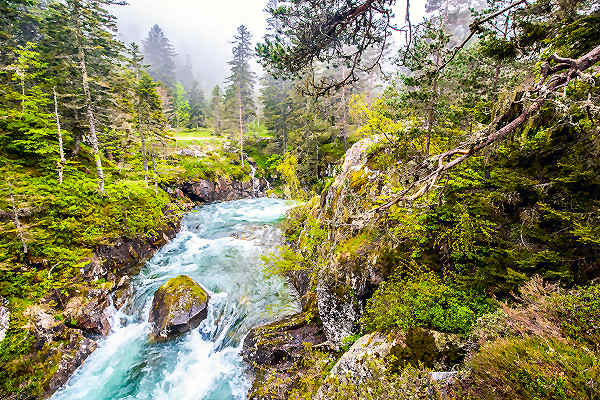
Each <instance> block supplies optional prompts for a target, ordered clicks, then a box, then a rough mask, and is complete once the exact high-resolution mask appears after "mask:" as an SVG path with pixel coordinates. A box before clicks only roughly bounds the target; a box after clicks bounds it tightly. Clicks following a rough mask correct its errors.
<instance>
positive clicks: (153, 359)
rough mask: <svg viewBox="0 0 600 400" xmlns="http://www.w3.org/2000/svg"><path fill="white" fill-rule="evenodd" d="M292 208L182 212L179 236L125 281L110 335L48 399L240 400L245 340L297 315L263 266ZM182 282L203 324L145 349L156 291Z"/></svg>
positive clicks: (224, 206) (275, 204) (246, 382)
mask: <svg viewBox="0 0 600 400" xmlns="http://www.w3.org/2000/svg"><path fill="white" fill-rule="evenodd" d="M292 206H293V204H292V203H290V202H286V201H283V200H276V199H268V198H260V199H248V200H238V201H231V202H225V203H218V204H211V205H206V206H202V207H199V208H198V209H196V210H194V211H192V212H190V213H188V214H187V215H186V216H185V217H184V218H183V221H182V228H181V231H180V232H179V233H178V234H177V236H176V237H175V238H174V239H173V240H171V241H170V242H169V243H168V244H167V245H165V246H164V247H163V248H162V249H161V250H160V251H158V252H157V253H156V254H155V255H154V257H153V258H152V259H151V260H149V261H148V262H147V264H146V265H145V267H144V268H143V269H142V271H141V273H140V274H139V275H138V276H136V277H135V278H133V279H132V285H133V288H134V294H133V296H132V299H131V301H130V303H129V304H128V305H127V306H126V307H124V308H123V309H122V310H120V311H115V312H114V314H113V317H112V326H113V328H112V331H111V333H110V334H109V336H107V337H106V338H104V339H101V340H100V341H99V345H98V348H97V349H96V351H94V353H92V355H90V356H89V357H88V359H87V360H86V361H85V362H84V364H83V365H82V366H81V367H80V368H79V369H78V370H77V371H76V373H75V374H74V375H73V376H72V377H71V379H70V380H69V382H68V383H67V384H66V385H65V387H63V388H62V389H61V390H60V391H58V392H56V393H55V394H54V396H53V397H52V399H54V400H74V399H86V400H109V399H110V400H115V399H157V400H158V399H172V400H187V399H189V400H192V399H194V400H200V399H202V400H217V399H218V400H221V399H223V400H224V399H245V398H246V393H247V391H248V389H249V387H250V384H251V381H250V378H249V376H248V368H247V365H245V364H244V362H243V361H242V359H241V356H240V350H241V343H242V340H243V338H244V336H245V335H246V333H247V332H248V330H249V329H250V328H251V327H252V326H255V325H257V324H260V323H264V322H267V321H270V320H273V319H275V318H278V317H281V316H284V315H287V314H290V313H292V312H295V311H297V310H298V307H299V305H298V303H297V302H296V300H295V299H294V296H293V295H292V293H291V291H290V290H289V288H288V287H287V285H286V283H285V282H284V280H283V279H281V278H278V277H271V278H269V279H266V278H265V276H264V274H263V273H262V267H261V265H262V262H261V260H260V255H261V254H265V253H267V252H269V251H271V250H272V249H274V247H275V246H276V245H277V244H278V243H279V241H280V238H281V235H280V231H279V229H278V228H277V224H276V223H277V222H278V221H280V220H281V219H282V218H283V216H284V213H285V211H286V210H288V209H289V208H291V207H292ZM180 274H185V275H188V276H189V277H191V278H192V279H194V280H195V281H196V282H198V283H200V284H201V285H202V286H203V287H204V288H205V289H207V290H208V292H209V294H210V296H211V299H210V301H209V311H208V317H207V318H206V320H204V321H203V322H202V323H201V324H200V326H199V327H198V328H197V329H194V330H192V331H190V332H188V333H187V334H185V335H183V336H180V337H178V338H176V339H173V340H170V341H168V342H165V343H159V344H150V343H149V342H148V333H149V331H150V326H149V324H148V323H147V319H148V312H149V309H150V305H151V303H152V297H153V295H154V292H155V291H156V289H157V288H158V287H159V286H161V285H162V284H163V283H165V282H166V281H167V280H169V279H170V278H173V277H176V276H178V275H180Z"/></svg>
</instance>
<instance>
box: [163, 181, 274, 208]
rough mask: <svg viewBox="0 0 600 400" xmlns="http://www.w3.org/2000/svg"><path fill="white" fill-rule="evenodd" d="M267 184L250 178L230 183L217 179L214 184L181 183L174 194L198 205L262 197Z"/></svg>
mask: <svg viewBox="0 0 600 400" xmlns="http://www.w3.org/2000/svg"><path fill="white" fill-rule="evenodd" d="M267 187H268V183H267V181H266V180H265V179H264V178H250V179H249V180H247V181H242V182H238V181H230V180H228V179H225V178H219V179H218V180H217V181H216V182H210V181H207V180H203V179H199V180H194V181H190V182H183V183H181V184H179V185H176V186H175V193H177V194H178V193H179V192H181V194H183V195H185V196H187V197H188V198H189V199H190V200H192V201H195V202H198V203H210V202H213V201H229V200H238V199H243V198H248V197H260V196H262V195H264V193H265V190H266V189H267Z"/></svg>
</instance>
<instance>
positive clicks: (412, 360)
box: [244, 1, 600, 399]
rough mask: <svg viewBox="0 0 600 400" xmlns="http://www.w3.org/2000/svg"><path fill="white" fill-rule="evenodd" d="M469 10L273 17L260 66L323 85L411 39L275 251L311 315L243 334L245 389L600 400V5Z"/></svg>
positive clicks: (309, 12) (355, 73)
mask: <svg viewBox="0 0 600 400" xmlns="http://www.w3.org/2000/svg"><path fill="white" fill-rule="evenodd" d="M469 4H471V5H474V4H472V3H469V2H461V1H456V2H454V1H448V2H444V1H441V2H428V9H429V11H430V12H431V14H430V15H429V16H428V17H426V18H425V20H424V21H423V22H421V23H413V22H412V21H411V20H410V14H408V13H407V14H406V15H405V17H406V20H405V21H403V22H401V23H398V22H397V21H398V19H397V18H396V19H392V13H393V10H394V9H393V6H394V5H395V2H393V1H364V2H353V1H347V2H346V1H345V2H336V1H319V2H316V1H314V2H313V1H306V2H292V1H289V2H287V1H282V2H277V3H273V6H272V7H271V8H270V9H269V11H270V13H271V17H272V20H271V21H272V22H271V26H272V28H273V30H272V34H271V35H270V36H267V37H266V40H265V41H264V42H263V43H262V44H259V46H258V48H257V49H258V53H259V55H260V57H261V60H262V62H263V63H264V65H265V66H266V67H267V68H268V69H269V70H270V71H271V72H273V73H274V74H276V76H283V77H287V78H294V77H299V76H303V75H305V74H310V75H311V76H312V78H311V82H312V85H310V86H308V87H307V88H306V91H307V92H309V93H312V94H313V95H327V94H328V93H331V92H332V91H336V90H339V89H340V88H341V87H344V86H345V85H347V84H348V83H351V82H360V81H361V74H364V73H367V72H368V71H370V70H371V69H372V68H375V67H376V66H377V65H378V63H377V62H372V60H373V53H375V54H380V55H382V56H383V55H384V54H385V53H386V51H387V49H388V46H389V44H390V35H391V32H393V31H400V32H403V33H404V34H405V38H406V40H405V41H404V40H403V41H402V43H401V44H399V46H400V51H399V52H398V53H397V54H396V55H395V57H394V61H393V62H394V64H395V66H396V71H397V74H396V75H395V80H394V81H393V83H392V84H390V85H388V86H387V87H386V89H385V91H384V92H383V93H382V94H381V95H380V96H378V97H377V98H376V99H374V100H373V101H372V102H369V103H368V104H365V103H364V102H361V99H360V98H355V99H354V100H353V101H354V106H355V110H356V112H357V121H358V125H359V128H358V131H359V132H360V133H361V134H362V135H364V136H366V138H365V139H363V140H361V141H360V142H358V143H357V144H355V145H354V146H353V147H352V148H351V149H350V150H349V151H348V152H346V154H345V159H344V162H343V166H342V169H341V171H340V173H339V174H338V175H337V176H336V177H335V178H334V179H333V180H332V181H330V182H329V183H328V185H326V187H325V188H324V190H323V191H322V192H321V193H320V195H318V196H315V197H312V199H311V200H310V201H308V202H307V203H306V204H305V205H304V206H302V207H300V208H298V209H295V210H294V211H293V212H292V213H291V214H290V216H289V217H288V219H287V220H286V222H285V238H286V240H285V245H284V247H283V248H282V249H281V252H280V253H279V254H276V255H272V256H270V257H267V258H266V259H265V261H266V265H267V270H268V271H269V272H270V273H276V274H284V275H286V276H288V277H289V278H290V280H291V281H292V282H293V284H294V286H295V287H296V288H297V290H298V292H299V293H300V295H301V296H302V304H303V313H302V314H298V315H297V316H294V317H290V318H288V319H285V320H282V321H279V322H277V323H274V324H271V325H266V326H263V327H259V328H257V329H255V330H254V331H252V332H251V334H250V335H249V337H248V338H247V339H246V343H245V347H244V351H245V355H246V358H247V359H248V360H250V361H252V360H259V363H258V366H257V368H256V370H257V376H258V378H257V379H256V380H255V382H254V386H253V389H252V391H251V398H294V399H307V398H317V399H325V398H327V399H330V398H336V399H337V398H340V399H342V398H361V399H409V398H410V399H416V398H419V399H421V398H422V399H432V398H436V399H437V398H441V399H594V398H598V396H600V391H599V386H598V382H599V379H600V369H599V366H600V364H599V361H600V358H599V353H598V351H599V350H600V348H599V347H598V346H599V338H600V336H599V334H600V331H599V330H598V317H599V314H598V300H597V295H598V286H597V279H598V277H599V276H600V268H599V267H600V265H599V264H598V256H599V251H600V241H599V236H598V233H599V232H600V231H599V225H598V224H599V222H600V221H599V220H598V215H600V214H599V208H598V207H599V205H600V202H599V200H600V199H599V195H600V187H599V184H600V180H599V175H598V172H597V171H598V149H599V147H598V145H599V142H598V138H599V136H598V135H599V131H598V123H597V121H598V117H599V115H598V113H599V111H600V108H599V107H598V94H599V91H598V90H599V89H598V78H599V76H600V75H599V73H600V69H599V66H598V65H599V64H598V62H599V61H600V35H599V32H600V31H599V30H598V26H599V22H600V15H599V14H598V12H599V11H600V9H599V8H598V4H597V3H595V2H587V1H571V2H554V1H516V2H508V1H507V2H504V1H490V2H488V3H487V5H480V4H478V5H476V11H473V12H472V13H471V16H469V13H468V12H466V10H468V6H469ZM409 7H410V5H409ZM467 27H468V29H466V28H467ZM375 59H376V60H379V59H378V58H377V56H375ZM370 60H371V61H370ZM379 62H380V61H379ZM319 63H330V64H331V65H337V66H338V69H342V67H343V70H344V71H345V73H344V74H342V75H340V76H337V77H335V76H334V77H332V76H328V75H322V74H319V71H316V70H315V69H314V65H315V64H319ZM302 341H304V342H309V343H308V344H305V345H304V346H302V345H298V342H302Z"/></svg>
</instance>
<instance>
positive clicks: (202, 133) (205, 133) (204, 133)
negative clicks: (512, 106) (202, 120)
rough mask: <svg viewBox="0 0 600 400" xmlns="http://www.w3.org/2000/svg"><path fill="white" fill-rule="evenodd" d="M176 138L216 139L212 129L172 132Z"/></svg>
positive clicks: (176, 130)
mask: <svg viewBox="0 0 600 400" xmlns="http://www.w3.org/2000/svg"><path fill="white" fill-rule="evenodd" d="M170 134H171V135H172V136H173V137H175V138H187V137H207V138H208V137H214V136H215V135H214V134H213V131H212V129H209V128H199V129H187V128H185V129H181V128H179V129H175V130H173V131H171V132H170Z"/></svg>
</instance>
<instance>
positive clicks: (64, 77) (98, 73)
mask: <svg viewBox="0 0 600 400" xmlns="http://www.w3.org/2000/svg"><path fill="white" fill-rule="evenodd" d="M120 4H123V3H122V2H121V1H115V0H97V1H93V2H86V1H82V0H67V1H65V2H64V3H60V2H53V3H51V4H49V7H48V10H47V13H46V15H47V17H46V21H45V23H44V25H45V28H44V31H43V34H44V35H43V38H42V45H43V49H44V52H45V53H47V54H48V59H49V60H51V65H50V70H51V71H53V72H55V74H54V76H55V78H56V79H55V83H56V86H57V87H59V88H61V89H68V90H69V93H68V94H69V95H74V96H75V97H74V103H73V104H69V105H65V108H67V109H71V110H72V111H73V114H74V115H73V116H72V117H73V118H74V119H75V121H76V122H75V125H79V124H81V122H82V120H85V126H86V131H87V135H86V136H87V138H88V139H89V143H90V145H91V147H92V152H93V154H94V158H95V162H96V174H97V176H98V189H99V191H100V192H101V193H104V170H103V167H102V158H101V151H100V144H101V143H100V140H99V129H100V128H102V127H103V126H104V127H105V128H107V129H108V128H109V127H110V126H111V125H112V122H111V120H112V118H113V117H112V116H113V115H114V112H113V111H114V100H115V99H114V92H113V89H112V87H111V85H110V84H109V82H110V81H112V80H113V78H114V76H115V75H116V74H118V72H119V71H121V60H120V56H121V50H122V45H121V43H120V42H118V41H117V40H116V38H115V37H114V34H113V32H115V31H116V21H115V17H114V16H113V15H112V14H111V13H110V12H109V11H108V10H107V9H108V8H109V7H111V6H114V5H120ZM65 16H66V18H65ZM76 82H78V84H76ZM63 83H65V85H64V86H63ZM60 97H61V96H60V94H58V93H57V102H58V98H60ZM61 105H62V104H60V103H59V104H58V107H60V106H61ZM58 107H57V108H58ZM81 114H83V115H81ZM84 116H85V118H82V117H84Z"/></svg>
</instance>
